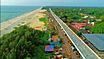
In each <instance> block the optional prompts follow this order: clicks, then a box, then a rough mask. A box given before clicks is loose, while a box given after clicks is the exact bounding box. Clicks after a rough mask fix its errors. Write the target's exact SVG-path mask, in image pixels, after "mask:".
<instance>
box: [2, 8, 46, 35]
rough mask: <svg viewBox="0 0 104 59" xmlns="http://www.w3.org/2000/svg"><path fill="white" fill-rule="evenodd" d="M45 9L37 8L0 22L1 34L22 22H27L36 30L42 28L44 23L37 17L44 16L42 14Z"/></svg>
mask: <svg viewBox="0 0 104 59" xmlns="http://www.w3.org/2000/svg"><path fill="white" fill-rule="evenodd" d="M45 11H46V10H41V8H39V9H37V10H34V11H32V12H29V13H26V14H23V15H21V16H18V17H16V18H13V19H11V20H8V21H5V22H2V23H0V26H1V28H0V32H1V36H2V35H4V34H6V33H9V32H11V31H12V30H14V27H17V26H18V25H23V24H28V25H30V27H32V28H34V29H37V30H42V29H43V28H44V23H43V22H40V21H39V18H42V17H45V16H46V14H44V12H45Z"/></svg>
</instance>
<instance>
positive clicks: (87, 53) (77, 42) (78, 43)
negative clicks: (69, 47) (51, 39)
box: [50, 9, 101, 59]
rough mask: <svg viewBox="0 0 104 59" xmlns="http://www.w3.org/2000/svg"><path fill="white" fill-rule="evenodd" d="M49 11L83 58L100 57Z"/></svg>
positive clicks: (96, 58)
mask: <svg viewBox="0 0 104 59" xmlns="http://www.w3.org/2000/svg"><path fill="white" fill-rule="evenodd" d="M50 13H51V14H52V16H53V17H54V18H55V20H56V21H57V23H58V24H59V25H60V26H61V28H62V29H63V31H64V32H65V33H66V35H67V36H68V38H69V39H70V40H71V42H72V43H73V45H74V46H75V48H76V49H77V50H78V52H79V53H80V55H81V56H82V58H83V59H101V58H100V57H99V56H98V55H97V54H96V53H95V52H94V51H93V50H92V49H91V48H90V47H89V46H88V45H87V44H85V42H84V41H83V40H82V39H81V38H79V37H78V36H77V35H76V34H75V33H74V32H73V31H72V30H71V29H70V28H69V27H68V26H67V25H66V24H65V23H64V22H63V21H62V20H61V19H60V18H59V17H58V16H56V15H55V14H54V12H52V10H51V9H50Z"/></svg>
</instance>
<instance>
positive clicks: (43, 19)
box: [39, 18, 48, 26]
mask: <svg viewBox="0 0 104 59" xmlns="http://www.w3.org/2000/svg"><path fill="white" fill-rule="evenodd" d="M39 20H40V21H41V22H44V23H45V26H47V25H48V19H47V18H39Z"/></svg>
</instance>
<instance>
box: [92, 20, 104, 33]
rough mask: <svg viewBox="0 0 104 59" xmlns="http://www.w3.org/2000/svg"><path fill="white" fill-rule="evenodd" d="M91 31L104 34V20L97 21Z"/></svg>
mask: <svg viewBox="0 0 104 59" xmlns="http://www.w3.org/2000/svg"><path fill="white" fill-rule="evenodd" d="M91 32H92V33H94V34H104V21H102V22H99V23H97V24H96V25H95V26H94V27H93V28H92V29H91Z"/></svg>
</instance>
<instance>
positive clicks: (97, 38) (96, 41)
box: [83, 34, 104, 51]
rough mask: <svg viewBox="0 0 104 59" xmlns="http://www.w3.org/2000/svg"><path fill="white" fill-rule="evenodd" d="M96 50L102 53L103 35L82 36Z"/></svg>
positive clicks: (103, 46) (103, 47)
mask: <svg viewBox="0 0 104 59" xmlns="http://www.w3.org/2000/svg"><path fill="white" fill-rule="evenodd" d="M83 35H84V36H85V37H86V39H87V40H88V41H90V42H91V43H92V44H93V45H94V46H95V47H96V48H97V49H98V50H100V51H102V50H103V51H104V34H83Z"/></svg>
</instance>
